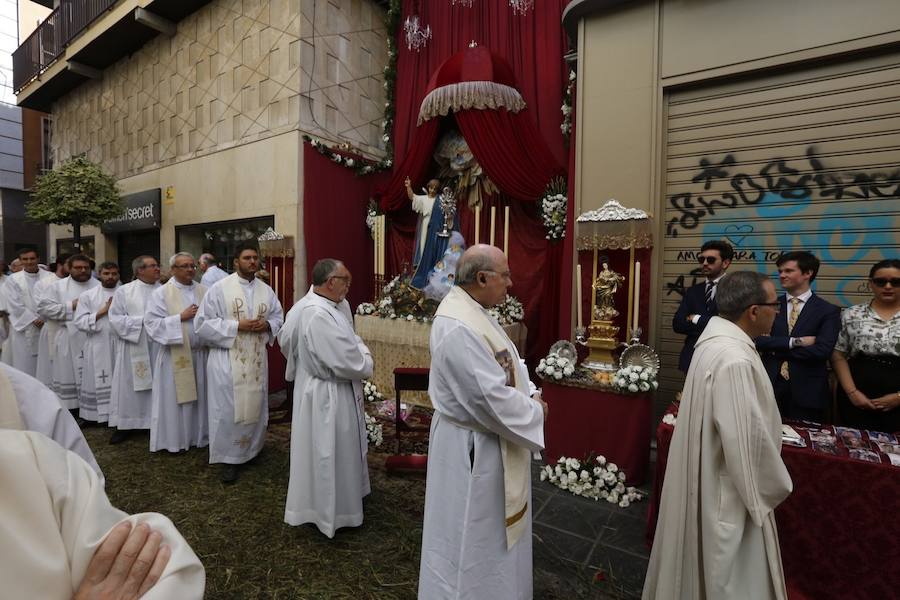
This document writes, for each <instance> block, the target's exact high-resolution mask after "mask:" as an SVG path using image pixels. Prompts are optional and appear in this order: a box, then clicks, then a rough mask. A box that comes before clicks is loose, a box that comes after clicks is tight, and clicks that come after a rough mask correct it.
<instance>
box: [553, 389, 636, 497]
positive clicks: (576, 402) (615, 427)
mask: <svg viewBox="0 0 900 600" xmlns="http://www.w3.org/2000/svg"><path fill="white" fill-rule="evenodd" d="M542 389H543V392H544V401H545V402H547V404H548V405H549V406H550V412H549V413H548V415H547V422H546V423H545V424H544V445H545V449H544V460H545V461H546V462H547V464H553V463H555V462H556V460H557V459H558V458H559V457H560V456H565V457H569V458H577V459H579V460H581V459H582V458H584V457H586V456H587V455H588V454H591V453H593V454H595V455H599V454H602V455H603V456H605V457H606V458H607V460H609V461H610V462H614V463H616V465H617V466H618V467H619V468H620V469H622V470H623V471H625V476H626V477H627V480H626V483H627V484H628V485H640V484H642V483H643V482H644V480H645V479H646V478H647V465H648V463H649V462H650V431H651V427H652V426H651V420H652V418H653V417H652V415H653V401H652V396H651V395H650V394H617V393H615V392H612V391H601V390H593V389H586V388H578V387H572V386H567V385H562V384H557V383H549V382H547V381H546V380H545V381H544V382H543V385H542Z"/></svg>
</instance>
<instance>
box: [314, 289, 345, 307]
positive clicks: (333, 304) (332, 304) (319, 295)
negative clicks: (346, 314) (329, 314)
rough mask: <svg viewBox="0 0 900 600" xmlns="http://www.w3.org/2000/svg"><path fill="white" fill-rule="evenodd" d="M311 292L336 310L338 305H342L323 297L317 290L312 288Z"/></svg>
mask: <svg viewBox="0 0 900 600" xmlns="http://www.w3.org/2000/svg"><path fill="white" fill-rule="evenodd" d="M310 291H311V292H312V293H313V294H314V295H316V296H318V297H319V298H321V299H322V300H324V301H325V302H327V303H328V305H329V306H333V307H334V308H337V307H338V305H340V302H335V301H334V300H332V299H331V298H329V297H328V296H323V295H322V294H320V293H319V292H317V291H316V290H314V289H312V288H310Z"/></svg>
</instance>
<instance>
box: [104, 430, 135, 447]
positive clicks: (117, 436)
mask: <svg viewBox="0 0 900 600" xmlns="http://www.w3.org/2000/svg"><path fill="white" fill-rule="evenodd" d="M129 437H131V432H130V431H128V430H127V429H116V430H115V431H113V434H112V435H111V436H110V437H109V443H110V444H121V443H122V442H124V441H125V440H127V439H128V438H129Z"/></svg>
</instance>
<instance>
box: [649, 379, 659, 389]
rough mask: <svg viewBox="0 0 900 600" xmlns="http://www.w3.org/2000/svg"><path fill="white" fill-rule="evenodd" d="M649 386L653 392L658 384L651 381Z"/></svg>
mask: <svg viewBox="0 0 900 600" xmlns="http://www.w3.org/2000/svg"><path fill="white" fill-rule="evenodd" d="M650 385H651V387H653V389H654V390H655V389H657V388H658V387H659V383H657V382H655V381H651V382H650Z"/></svg>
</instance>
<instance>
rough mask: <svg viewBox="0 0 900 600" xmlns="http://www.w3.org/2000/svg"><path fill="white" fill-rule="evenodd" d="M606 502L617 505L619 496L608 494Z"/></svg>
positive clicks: (613, 493) (612, 493)
mask: <svg viewBox="0 0 900 600" xmlns="http://www.w3.org/2000/svg"><path fill="white" fill-rule="evenodd" d="M606 501H607V502H609V503H610V504H618V503H619V495H618V494H617V493H615V492H610V494H609V496H607V497H606Z"/></svg>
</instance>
